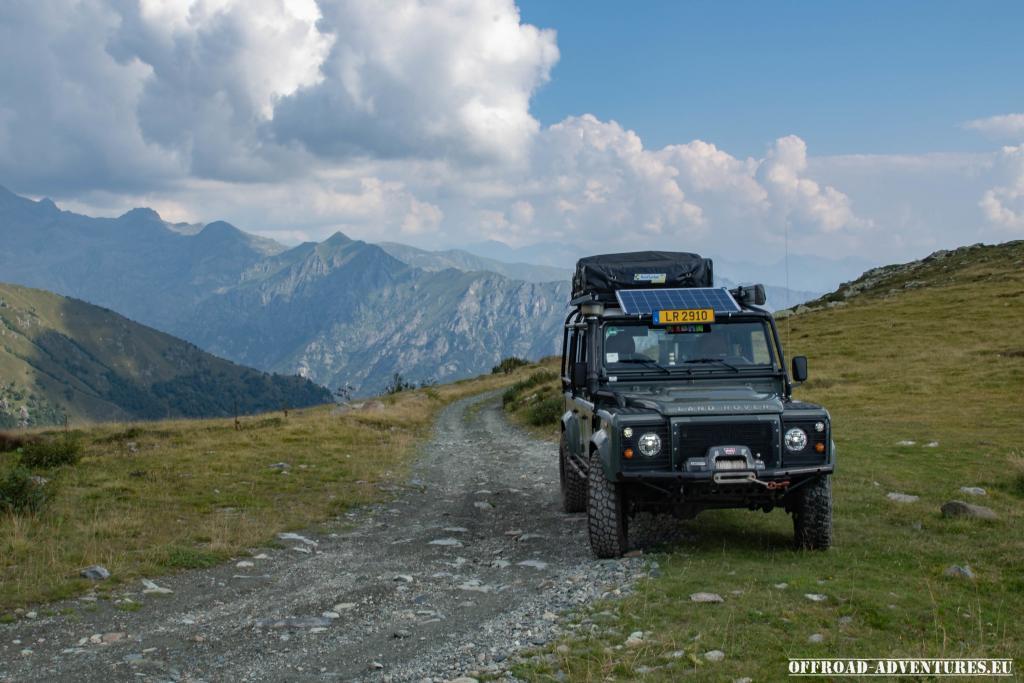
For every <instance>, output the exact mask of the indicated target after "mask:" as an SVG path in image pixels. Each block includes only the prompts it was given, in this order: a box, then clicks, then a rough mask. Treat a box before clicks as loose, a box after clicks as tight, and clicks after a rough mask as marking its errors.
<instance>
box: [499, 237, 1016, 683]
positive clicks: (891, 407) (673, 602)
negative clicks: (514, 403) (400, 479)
mask: <svg viewBox="0 0 1024 683" xmlns="http://www.w3.org/2000/svg"><path fill="white" fill-rule="evenodd" d="M909 280H916V281H923V282H926V283H928V284H929V285H930V286H928V287H919V288H912V289H907V290H903V289H902V288H901V287H899V286H898V285H899V283H900V282H904V281H909ZM891 289H895V290H897V291H896V292H893V293H890V291H889V290H891ZM1022 306H1024V244H1022V243H1015V244H1010V245H1002V246H1000V247H991V248H983V249H974V250H970V251H967V252H964V253H958V254H957V255H955V256H954V257H951V258H950V259H946V260H944V261H942V262H939V263H937V264H926V265H925V266H924V267H922V268H920V269H918V270H917V271H916V272H915V273H914V274H913V275H906V274H900V275H898V276H896V277H895V278H893V280H892V281H889V282H883V283H880V284H879V285H878V287H876V288H875V289H873V290H871V291H869V292H868V293H866V294H865V295H862V296H859V297H855V298H853V299H851V300H850V303H849V305H848V306H845V307H841V308H833V309H827V310H821V311H818V312H812V313H808V314H804V315H800V316H797V317H794V318H791V319H789V320H786V321H780V329H781V332H782V333H783V335H784V337H785V338H786V347H787V352H788V353H789V354H790V355H794V354H805V355H807V356H808V357H809V358H810V372H811V380H810V381H809V382H807V383H806V384H805V385H804V386H803V387H800V388H798V389H797V391H796V396H797V397H798V398H802V399H806V400H810V401H815V402H820V403H822V404H824V405H825V406H827V407H828V408H829V410H830V411H831V414H832V417H833V425H834V433H835V438H836V443H837V446H838V470H837V473H836V475H835V477H834V479H833V486H834V498H835V510H834V514H835V547H834V548H833V549H832V550H830V551H828V552H825V553H816V552H797V551H794V550H792V545H791V539H792V526H791V523H790V519H789V517H788V516H787V515H785V514H784V513H782V512H781V511H775V512H773V513H771V514H769V515H765V514H763V513H759V512H758V513H755V512H747V511H723V512H705V513H703V514H701V515H700V516H699V517H698V518H697V519H696V520H692V521H689V522H683V524H684V526H685V527H686V528H688V529H689V530H690V531H691V532H692V534H693V535H694V536H695V537H696V540H695V541H692V542H689V543H685V544H682V545H680V546H678V547H674V548H664V549H660V550H661V552H658V553H656V554H654V555H653V558H654V559H655V560H656V561H657V562H658V563H659V564H660V572H661V576H660V578H656V579H649V580H645V581H643V582H642V583H641V584H640V585H639V586H638V588H637V591H636V593H635V594H634V595H632V596H630V597H628V598H626V599H624V600H622V601H621V602H620V603H611V604H601V605H599V606H597V607H596V608H595V609H596V610H597V611H601V610H607V609H611V610H614V611H615V612H616V614H617V617H616V618H615V619H613V620H612V621H611V623H610V628H612V629H613V630H612V631H608V630H606V629H607V628H608V627H607V626H600V627H599V630H598V631H597V632H596V633H594V634H589V635H586V636H581V637H576V638H570V639H568V640H566V641H564V643H565V644H566V645H568V646H569V648H570V649H569V652H568V654H565V655H557V662H556V664H555V665H550V664H535V663H534V664H523V665H521V666H519V667H518V669H517V670H516V671H517V673H519V674H520V675H522V676H523V677H526V678H534V679H544V678H546V677H548V676H550V675H552V674H553V673H554V672H555V670H556V669H560V670H561V671H563V672H565V673H566V674H568V675H569V677H570V679H572V680H581V681H583V680H605V679H608V678H611V679H615V680H634V679H637V678H640V677H641V674H640V673H638V671H637V667H641V666H645V667H654V670H653V671H651V672H649V673H646V674H644V675H643V680H651V681H670V680H678V679H680V678H682V677H683V676H686V677H687V678H688V679H694V680H730V679H733V678H737V677H742V676H750V677H752V678H753V679H754V680H755V681H760V680H780V679H783V678H784V677H785V676H786V668H785V666H786V659H787V658H788V657H830V656H831V657H848V656H855V657H856V656H862V657H889V656H893V657H899V656H906V657H920V656H928V657H938V656H941V657H1011V658H1015V659H1016V660H1017V662H1018V665H1019V663H1020V662H1021V661H1022V660H1024V638H1022V636H1024V629H1022V628H1021V626H1020V615H1021V614H1024V568H1022V567H1024V565H1022V561H1021V558H1022V557H1024V533H1022V532H1021V529H1022V528H1024V482H1022V480H1024V450H1022V445H1024V421H1022V419H1021V414H1022V408H1024V401H1022V398H1021V390H1022V388H1024V314H1022ZM549 389H550V387H549ZM548 429H549V433H550V431H551V428H550V427H549V428H548ZM904 439H910V440H914V441H916V442H917V445H916V446H898V445H897V442H898V441H901V440H904ZM931 441H937V442H938V443H939V446H938V447H937V448H925V447H923V444H925V443H928V442H931ZM961 486H981V487H984V488H985V489H987V491H988V496H987V497H985V498H980V499H974V498H970V497H969V496H966V495H965V494H963V493H961V492H960V491H959V488H960V487H961ZM890 491H899V492H904V493H911V494H914V495H918V496H920V500H919V501H918V502H916V503H911V504H897V503H893V502H891V501H888V500H886V497H885V496H886V494H887V493H888V492H890ZM965 498H966V499H967V500H968V501H969V502H974V503H979V504H983V505H987V506H990V507H991V508H993V509H994V510H995V511H996V512H997V513H998V515H999V519H998V520H996V521H994V522H985V521H978V520H967V519H944V518H943V517H942V516H941V514H940V512H939V507H940V506H941V505H942V503H943V502H945V501H947V500H950V499H965ZM952 564H958V565H964V564H969V565H970V566H971V568H972V569H973V570H974V571H975V572H976V573H977V579H976V580H974V581H970V580H963V579H954V578H949V577H946V576H944V574H943V573H944V571H945V570H946V568H948V567H949V566H950V565H952ZM781 583H786V584H788V586H787V587H786V588H784V589H780V588H776V587H775V586H776V584H781ZM698 591H710V592H715V593H718V594H720V595H722V596H723V597H724V598H725V602H724V603H723V604H717V605H716V604H710V605H705V604H694V603H691V602H690V600H689V595H690V594H691V593H694V592H698ZM806 593H820V594H824V595H826V596H828V599H827V600H826V601H824V602H820V603H817V602H812V601H810V600H808V599H807V598H805V597H804V594H806ZM579 616H580V618H585V616H586V615H579ZM635 630H642V631H649V632H650V634H651V635H650V636H649V638H648V641H647V643H646V644H645V645H644V646H643V647H641V648H638V649H626V648H622V647H620V646H621V645H622V644H623V642H624V640H625V639H626V637H627V636H628V635H629V633H630V632H632V631H635ZM815 633H817V634H821V635H822V636H824V642H822V643H820V644H812V643H810V642H808V638H809V636H810V635H812V634H815ZM712 649H720V650H723V651H724V652H725V653H726V659H725V660H724V661H723V662H720V663H710V662H706V661H704V660H703V659H702V657H701V655H702V654H703V653H704V652H706V651H708V650H712ZM552 650H553V648H552ZM675 652H681V653H682V656H679V657H674V656H672V653H675Z"/></svg>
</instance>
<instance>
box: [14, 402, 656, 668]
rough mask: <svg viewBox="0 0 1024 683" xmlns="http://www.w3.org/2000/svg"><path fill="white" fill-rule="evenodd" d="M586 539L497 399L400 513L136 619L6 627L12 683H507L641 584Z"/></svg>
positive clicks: (205, 578) (452, 435) (230, 569)
mask: <svg viewBox="0 0 1024 683" xmlns="http://www.w3.org/2000/svg"><path fill="white" fill-rule="evenodd" d="M585 527H586V525H585V521H584V517H583V516H582V515H566V514H563V513H562V512H561V511H560V510H559V500H558V472H557V455H556V447H555V446H554V445H553V444H549V443H544V442H541V441H537V440H535V439H532V438H530V437H529V436H528V435H526V434H524V433H523V432H522V431H520V430H518V429H516V428H514V427H512V426H510V425H509V424H508V423H507V422H506V421H505V420H504V418H503V416H502V412H501V407H500V401H499V400H498V395H497V394H494V393H492V394H485V395H483V396H478V397H474V398H470V399H467V400H464V401H461V402H458V403H455V404H453V405H452V406H450V407H448V408H447V409H446V410H445V411H444V412H443V414H442V415H441V417H440V419H439V421H438V424H437V427H436V431H435V435H434V437H433V439H432V441H431V442H430V443H429V444H428V445H427V446H426V447H425V448H424V451H423V457H422V458H421V460H420V462H419V464H418V465H417V466H416V467H415V469H414V474H413V478H412V479H411V481H410V482H409V484H408V486H407V487H406V488H404V489H403V490H402V491H401V492H400V493H399V494H398V495H397V496H396V498H395V500H394V501H393V502H392V503H389V504H385V505H380V506H375V507H371V508H366V509H363V510H360V511H358V512H355V513H351V514H349V515H347V516H346V517H344V518H342V519H339V520H336V522H333V523H331V524H329V525H328V526H327V527H326V529H327V530H326V531H325V532H322V533H319V534H317V535H313V534H298V535H295V536H292V537H290V538H287V539H283V542H284V544H285V548H283V549H280V550H267V551H263V552H260V553H258V554H256V556H255V557H252V558H239V560H238V561H237V562H232V563H229V564H228V565H225V566H221V567H218V568H215V569H212V570H197V571H191V572H187V573H184V574H180V575H177V576H173V577H166V578H162V579H159V580H157V582H156V588H154V587H153V585H151V586H150V587H149V588H147V587H146V586H145V585H143V584H142V583H141V582H140V583H138V584H137V585H133V586H130V587H128V589H126V591H125V592H124V593H123V594H122V595H120V596H119V597H120V599H122V600H123V599H124V598H128V599H130V600H134V601H136V602H139V603H141V607H140V608H139V609H138V610H137V611H128V610H126V609H125V606H126V604H127V605H128V607H129V609H133V606H131V604H130V603H123V602H122V603H121V604H117V602H116V601H105V600H99V601H97V600H95V598H94V597H93V598H91V599H90V596H86V597H85V598H80V599H76V600H70V601H67V602H65V603H61V604H58V605H54V606H50V609H52V611H54V612H56V613H57V614H60V615H61V616H51V617H44V616H37V617H36V618H34V619H23V620H21V621H19V622H17V623H15V624H8V625H0V681H8V680H11V681H23V680H24V681H28V680H69V681H70V680H74V681H118V680H133V681H137V680H157V681H163V680H176V681H177V680H184V681H244V680H253V681H255V680H259V681H284V680H287V681H304V680H309V681H338V680H345V681H348V680H355V681H385V680H386V681H396V682H397V681H423V680H435V681H444V680H449V679H452V678H455V677H458V676H464V675H467V674H472V673H474V672H488V673H491V674H500V673H502V672H503V671H504V669H505V668H506V667H507V666H508V665H509V663H510V659H509V658H510V657H513V656H514V655H515V654H516V652H518V651H520V650H522V649H523V648H527V647H530V646H533V645H536V644H540V643H543V642H545V641H546V640H548V639H550V638H551V637H552V635H553V633H554V632H555V631H556V630H557V629H558V628H559V627H558V625H557V624H558V621H559V616H558V615H559V613H560V612H563V611H565V610H569V609H572V608H573V607H576V606H578V605H580V604H583V603H585V602H587V601H589V600H592V599H595V598H596V597H600V596H601V595H607V594H609V593H614V592H617V591H619V590H621V589H622V588H623V587H627V586H628V585H629V584H630V582H631V581H633V580H634V579H635V578H636V577H638V576H639V575H641V574H642V573H643V572H645V571H646V570H645V568H644V566H643V561H642V560H639V559H624V560H622V561H603V562H599V561H595V560H594V559H593V557H592V555H591V554H590V550H589V547H588V545H587V540H586V530H585ZM160 589H167V590H168V591H170V592H159V591H160ZM147 590H148V591H149V592H145V591H147ZM154 591H156V592H154ZM40 612H42V610H40Z"/></svg>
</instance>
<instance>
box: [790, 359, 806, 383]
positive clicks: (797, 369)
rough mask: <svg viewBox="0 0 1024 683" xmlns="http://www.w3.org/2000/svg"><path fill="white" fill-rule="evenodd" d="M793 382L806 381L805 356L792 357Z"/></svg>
mask: <svg viewBox="0 0 1024 683" xmlns="http://www.w3.org/2000/svg"><path fill="white" fill-rule="evenodd" d="M793 381H794V382H806V381H807V356H793Z"/></svg>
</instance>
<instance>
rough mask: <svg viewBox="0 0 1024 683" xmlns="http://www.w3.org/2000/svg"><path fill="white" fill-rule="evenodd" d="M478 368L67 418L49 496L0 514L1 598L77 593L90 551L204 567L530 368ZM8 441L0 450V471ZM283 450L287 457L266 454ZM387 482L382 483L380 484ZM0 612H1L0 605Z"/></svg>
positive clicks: (382, 470) (100, 557) (385, 475)
mask: <svg viewBox="0 0 1024 683" xmlns="http://www.w3.org/2000/svg"><path fill="white" fill-rule="evenodd" d="M530 370H531V368H529V367H528V368H523V369H520V370H518V371H516V372H515V373H512V374H510V375H489V376H485V377H481V378H478V379H474V380H467V381H463V382H457V383H454V384H448V385H443V386H437V387H430V388H427V389H421V390H417V391H408V392H401V393H399V394H395V395H393V396H388V397H385V398H382V399H380V400H373V401H368V402H366V403H365V404H364V405H363V406H362V408H359V409H354V410H350V411H348V412H345V413H343V414H339V412H338V411H337V410H336V409H335V407H334V406H323V407H319V408H311V409H306V410H300V411H292V412H290V413H289V414H288V417H287V418H286V417H284V416H283V415H281V414H276V415H260V416H253V417H245V418H241V419H240V423H239V425H238V428H237V429H236V426H235V424H234V421H233V420H180V421H166V422H149V423H133V424H103V425H96V426H91V427H88V428H85V429H81V430H76V431H75V432H74V436H76V437H77V440H78V443H79V444H80V445H81V459H80V461H79V462H78V464H77V465H75V466H68V467H62V468H59V469H56V470H46V471H45V472H43V474H45V476H46V477H47V478H49V479H50V480H51V481H50V482H49V483H48V484H47V487H48V488H50V490H51V491H52V493H53V500H52V502H51V503H50V505H49V507H47V508H46V509H45V511H43V512H41V513H38V514H35V515H24V514H22V515H16V514H7V515H2V516H0V610H2V609H11V608H13V607H16V606H20V605H25V604H28V603H34V602H40V601H46V600H52V599H57V598H62V597H66V596H69V595H73V594H76V593H78V592H81V591H82V590H84V589H86V588H87V587H88V586H89V585H91V584H90V583H89V582H87V581H86V580H84V579H80V578H79V577H78V572H79V570H80V569H81V568H83V567H85V566H88V565H91V564H102V565H104V566H106V567H107V568H108V569H109V570H110V571H111V573H112V575H113V577H112V579H110V580H109V581H106V582H104V583H103V584H101V586H102V587H103V588H104V589H107V588H112V587H114V586H116V585H118V584H119V583H123V582H126V581H129V580H132V579H134V578H137V577H140V576H155V575H158V574H160V573H164V572H168V571H173V570H177V569H188V568H193V567H206V566H210V565H212V564H215V563H218V562H221V561H223V560H225V559H227V558H229V557H231V556H234V555H238V554H244V553H245V552H247V550H248V549H249V548H254V547H258V546H261V545H265V544H267V543H270V542H272V541H273V539H274V536H275V534H276V533H277V532H279V531H284V530H288V529H299V528H303V527H308V526H309V525H311V524H314V523H316V522H319V521H323V520H327V519H329V518H331V517H334V516H336V515H338V514H339V513H341V512H343V511H345V510H347V509H348V508H350V507H352V506H353V505H360V504H364V503H368V502H371V501H375V500H380V499H381V498H382V497H384V496H386V495H387V494H386V493H385V492H382V491H381V488H380V486H382V485H384V484H393V483H396V482H401V481H403V479H404V477H405V475H406V473H407V470H408V466H409V463H410V461H411V459H412V456H413V455H414V453H415V449H416V447H417V446H418V445H420V444H422V443H423V441H424V440H425V438H426V437H427V436H428V435H429V432H430V429H431V426H432V424H433V421H434V418H435V417H436V416H437V413H438V412H439V411H440V409H441V408H442V407H444V406H445V405H446V404H448V403H450V402H451V401H454V400H456V399H459V398H463V397H465V396H469V395H472V394H475V393H479V392H482V391H487V390H491V389H496V388H499V387H502V386H505V385H508V384H511V383H513V382H515V381H517V380H519V379H521V378H522V377H524V376H525V375H526V374H528V373H529V372H530ZM17 457H18V456H17V455H15V454H13V453H6V454H0V473H2V472H4V471H7V470H8V469H10V468H11V467H12V466H13V465H14V463H15V461H16V459H17ZM278 463H286V464H287V467H273V465H275V464H278ZM385 488H387V487H385ZM0 614H2V612H0Z"/></svg>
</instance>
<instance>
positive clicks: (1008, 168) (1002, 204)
mask: <svg viewBox="0 0 1024 683" xmlns="http://www.w3.org/2000/svg"><path fill="white" fill-rule="evenodd" d="M995 166H996V169H997V173H998V174H999V176H1001V177H1002V178H1003V179H1004V183H1003V184H1001V185H999V186H997V187H993V188H992V189H990V190H987V191H986V192H985V194H984V195H983V196H982V198H981V201H980V202H979V206H980V207H981V210H982V211H983V212H984V214H985V218H987V219H988V220H989V221H990V222H991V223H993V224H994V225H996V226H998V227H1000V228H1002V229H1005V230H1008V231H1012V232H1016V233H1024V145H1018V146H1016V147H1003V149H1002V150H1001V151H1000V153H999V155H998V157H997V158H996V163H995Z"/></svg>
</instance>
